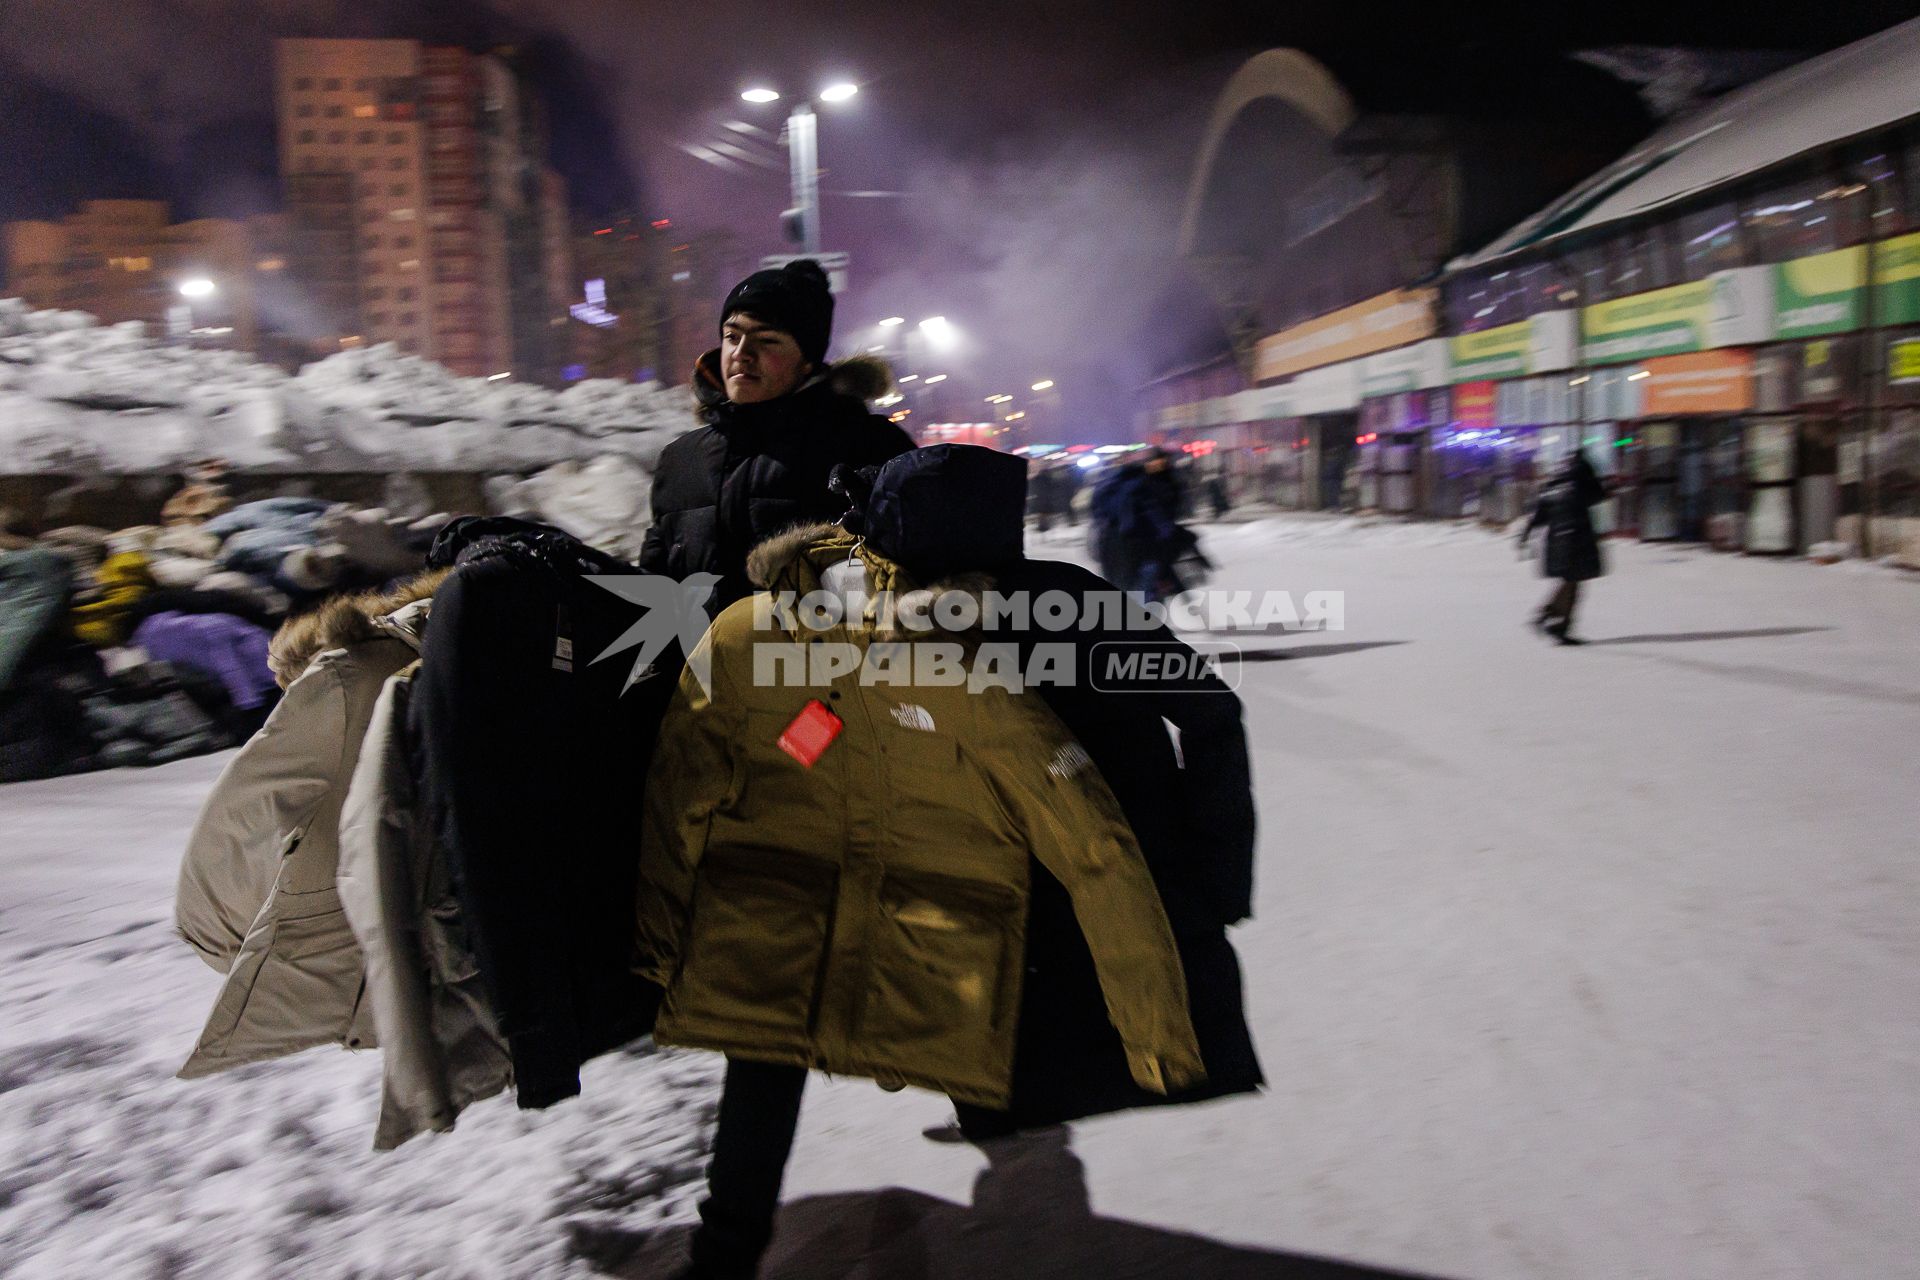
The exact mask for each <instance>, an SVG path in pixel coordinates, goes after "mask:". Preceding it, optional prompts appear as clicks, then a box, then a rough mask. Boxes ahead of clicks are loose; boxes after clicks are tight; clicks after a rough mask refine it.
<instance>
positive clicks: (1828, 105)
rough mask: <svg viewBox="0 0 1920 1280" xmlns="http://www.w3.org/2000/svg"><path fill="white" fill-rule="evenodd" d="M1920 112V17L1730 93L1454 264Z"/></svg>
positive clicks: (1553, 236) (1601, 220) (1502, 252)
mask: <svg viewBox="0 0 1920 1280" xmlns="http://www.w3.org/2000/svg"><path fill="white" fill-rule="evenodd" d="M1914 115H1920V19H1915V20H1913V21H1911V22H1907V23H1903V24H1902V25H1900V26H1897V27H1894V28H1892V29H1890V30H1887V31H1883V32H1881V33H1880V34H1878V35H1875V36H1869V37H1868V38H1867V39H1865V40H1861V41H1858V42H1856V43H1854V44H1850V45H1848V46H1846V47H1845V48H1843V49H1836V50H1834V51H1833V52H1832V53H1828V54H1825V55H1822V56H1821V57H1817V58H1812V59H1809V60H1808V61H1806V62H1803V63H1800V64H1798V65H1796V66H1793V67H1789V68H1788V69H1786V70H1785V71H1782V72H1780V73H1778V74H1777V75H1772V76H1769V77H1767V78H1766V79H1764V80H1761V81H1758V82H1757V83H1754V84H1751V85H1748V86H1746V87H1745V88H1743V89H1737V90H1735V91H1734V92H1732V93H1729V94H1727V95H1726V96H1725V97H1723V98H1721V99H1719V100H1718V101H1717V102H1715V103H1714V104H1713V105H1712V106H1710V107H1708V108H1707V109H1706V110H1704V111H1701V112H1699V113H1698V114H1695V115H1691V116H1688V117H1687V118H1686V119H1684V120H1680V121H1676V122H1675V123H1673V124H1671V125H1669V126H1667V127H1666V128H1664V129H1662V130H1660V131H1659V132H1658V133H1655V134H1654V135H1653V136H1652V137H1651V138H1649V139H1647V141H1646V142H1644V143H1643V144H1641V145H1640V146H1638V147H1636V148H1634V150H1632V151H1630V152H1628V153H1627V154H1626V155H1624V156H1622V157H1621V158H1620V159H1619V160H1617V161H1615V162H1614V163H1613V164H1611V165H1608V166H1607V167H1606V168H1604V169H1602V170H1600V172H1598V173H1596V174H1595V175H1594V176H1593V177H1591V178H1589V179H1588V180H1587V181H1585V182H1583V183H1581V184H1580V185H1579V186H1578V187H1575V188H1574V189H1573V190H1572V191H1570V192H1568V193H1567V194H1566V195H1565V196H1562V197H1561V198H1560V199H1558V200H1556V201H1554V202H1553V203H1552V204H1550V205H1548V206H1547V207H1546V208H1545V209H1542V210H1541V211H1540V212H1539V213H1537V214H1535V215H1533V216H1532V217H1530V218H1528V219H1527V220H1525V221H1524V222H1522V223H1520V224H1519V225H1518V226H1516V227H1514V228H1513V229H1512V230H1511V231H1509V232H1507V234H1505V235H1503V236H1501V237H1500V238H1499V239H1498V240H1495V241H1494V242H1493V243H1492V244H1490V245H1488V246H1487V247H1486V248H1484V249H1482V250H1480V251H1479V252H1477V253H1472V254H1466V255H1463V256H1461V257H1459V258H1456V259H1454V260H1453V261H1452V262H1451V263H1449V264H1448V268H1447V269H1448V270H1449V271H1464V270H1470V269H1472V268H1474V267H1478V266H1483V265H1485V264H1487V263H1491V262H1495V261H1498V260H1499V259H1501V258H1505V257H1507V256H1509V255H1511V254H1515V253H1518V252H1520V251H1522V250H1525V249H1533V248H1537V247H1539V246H1541V245H1544V244H1548V243H1550V242H1552V241H1556V240H1560V239H1562V238H1564V237H1567V236H1571V235H1574V234H1576V233H1578V232H1582V231H1587V230H1590V229H1592V228H1594V227H1599V226H1604V225H1606V224H1607V223H1611V222H1619V221H1622V220H1624V219H1628V218H1633V217H1637V216H1640V215H1642V214H1646V213H1650V212H1652V211H1654V210H1657V209H1660V208H1662V207H1663V206H1666V205H1670V204H1673V203H1675V202H1677V201H1680V200H1684V199H1686V198H1687V197H1688V196H1691V195H1695V194H1697V193H1699V192H1702V191H1706V190H1710V189H1712V188H1714V187H1718V186H1720V185H1722V184H1724V183H1727V182H1731V181H1733V180H1735V179H1737V178H1740V177H1744V176H1745V175H1747V174H1750V173H1756V172H1758V171H1760V170H1762V169H1766V168H1770V167H1772V166H1773V165H1776V164H1779V163H1781V162H1783V161H1787V160H1791V159H1793V158H1794V157H1795V156H1798V155H1802V154H1805V153H1807V152H1811V151H1816V150H1819V149H1821V148H1824V147H1828V146H1831V145H1832V144H1833V142H1834V141H1835V140H1836V139H1842V138H1851V137H1854V136H1856V135H1859V134H1864V133H1870V132H1872V131H1874V130H1876V129H1881V128H1885V127H1886V126H1888V125H1891V124H1895V123H1898V122H1899V121H1901V120H1904V119H1907V118H1908V117H1911V116H1914Z"/></svg>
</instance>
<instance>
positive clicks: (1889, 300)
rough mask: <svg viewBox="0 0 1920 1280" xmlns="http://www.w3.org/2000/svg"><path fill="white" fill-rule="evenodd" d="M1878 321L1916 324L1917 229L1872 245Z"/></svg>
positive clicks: (1919, 285) (1919, 287)
mask: <svg viewBox="0 0 1920 1280" xmlns="http://www.w3.org/2000/svg"><path fill="white" fill-rule="evenodd" d="M1873 286H1874V292H1875V293H1876V294H1878V295H1879V308H1880V314H1879V316H1878V321H1879V323H1881V324H1920V232H1915V233H1914V234H1913V235H1910V236H1895V237H1894V238H1893V239H1891V240H1882V241H1881V242H1880V243H1879V244H1876V245H1875V246H1873Z"/></svg>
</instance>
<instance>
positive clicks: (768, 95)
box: [740, 82, 860, 257]
mask: <svg viewBox="0 0 1920 1280" xmlns="http://www.w3.org/2000/svg"><path fill="white" fill-rule="evenodd" d="M858 92H860V88H859V86H858V85H854V84H850V83H846V82H841V83H838V84H831V85H828V86H827V87H826V88H824V89H822V90H821V91H820V92H819V94H818V95H816V96H817V98H818V100H819V101H821V102H845V101H846V100H847V99H849V98H851V97H853V95H854V94H856V93H858ZM740 96H741V98H743V99H745V100H746V101H748V102H755V103H768V102H778V101H780V94H779V93H778V92H777V91H776V90H773V89H769V88H765V87H764V86H755V87H754V88H751V89H748V90H747V91H746V92H745V93H742V94H741V95H740ZM813 104H814V99H813V98H805V99H802V100H801V101H799V102H797V103H795V104H794V107H793V110H792V111H790V112H788V113H787V167H788V173H789V181H790V184H791V191H792V200H793V206H792V207H791V208H789V209H788V210H786V212H784V213H782V214H781V215H780V221H781V224H782V225H783V226H785V227H786V230H787V238H788V239H790V240H793V241H795V242H796V243H798V244H799V246H800V248H801V249H802V250H803V251H804V252H805V253H807V254H808V255H810V256H814V257H818V256H819V254H820V135H819V122H818V121H817V119H816V118H815V116H814V114H813Z"/></svg>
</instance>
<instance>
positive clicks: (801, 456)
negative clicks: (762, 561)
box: [640, 352, 913, 614]
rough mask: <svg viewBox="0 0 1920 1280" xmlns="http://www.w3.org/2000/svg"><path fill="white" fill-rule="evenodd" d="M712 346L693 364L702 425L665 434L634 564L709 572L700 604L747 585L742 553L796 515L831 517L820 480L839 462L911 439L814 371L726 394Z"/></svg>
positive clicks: (877, 456)
mask: <svg viewBox="0 0 1920 1280" xmlns="http://www.w3.org/2000/svg"><path fill="white" fill-rule="evenodd" d="M717 355H718V353H717V352H710V353H709V354H708V355H706V356H703V357H702V358H701V360H700V363H699V364H698V365H697V366H696V367H695V370H694V380H693V381H694V394H695V397H696V399H697V400H698V402H699V404H700V413H701V418H702V419H703V421H705V423H706V425H705V426H702V427H698V428H696V429H694V430H692V431H689V432H688V433H687V434H686V435H683V436H681V437H679V438H678V439H676V440H674V441H673V443H671V444H669V445H668V446H667V447H666V449H665V451H664V452H662V453H661V455H660V464H659V466H658V468H657V469H656V470H655V472H654V479H653V525H652V527H651V528H649V529H648V530H647V536H646V541H645V543H644V545H643V546H642V549H641V552H640V567H641V568H642V569H644V570H645V571H647V572H648V573H663V574H666V575H668V576H669V577H672V578H676V579H682V578H685V577H687V576H688V575H690V574H694V573H702V572H704V573H712V574H717V575H718V576H719V578H720V583H719V585H718V586H716V587H715V588H714V592H713V595H712V596H711V597H710V598H709V600H708V602H707V610H708V612H709V613H714V614H717V613H719V611H720V610H721V609H724V608H725V607H726V606H727V605H729V604H732V603H733V602H734V601H735V600H739V599H741V598H743V597H745V596H748V595H751V594H752V593H753V584H752V583H750V582H749V581H748V580H747V575H746V563H747V553H748V552H749V551H751V550H752V549H753V548H754V547H755V546H757V545H758V544H759V543H761V542H762V541H764V540H765V539H767V538H768V537H771V536H772V535H773V534H776V533H780V532H782V531H783V530H786V529H789V528H792V527H793V526H794V525H797V524H808V523H817V522H821V521H830V520H834V519H836V518H837V517H839V516H840V515H841V514H842V513H843V512H845V510H846V505H847V504H846V502H845V501H844V500H843V499H841V498H840V497H839V496H838V495H836V494H834V493H832V492H831V491H830V490H828V488H827V476H828V473H830V472H831V471H832V470H833V468H834V467H835V466H836V465H838V464H840V463H847V464H850V465H852V466H854V467H862V466H870V465H873V464H876V463H881V462H885V461H886V460H887V459H889V458H891V457H894V456H895V455H897V454H901V453H905V452H906V451H907V450H909V449H911V448H913V441H912V440H911V439H909V438H908V437H907V434H906V432H904V431H902V430H900V428H899V427H896V426H894V425H893V424H892V423H891V422H888V421H887V420H886V419H885V418H882V417H879V416H877V415H875V414H871V413H868V412H867V408H866V404H865V403H864V402H863V401H862V400H860V399H858V398H857V397H855V396H851V395H845V394H842V393H841V392H840V391H838V390H836V389H835V387H834V385H833V383H832V381H831V380H830V379H823V380H818V381H815V382H812V383H809V384H808V385H807V386H805V387H803V388H801V389H800V390H798V391H796V392H794V393H793V394H791V395H787V396H782V397H780V398H779V399H778V400H770V401H767V402H765V403H763V404H750V405H737V404H734V403H732V402H731V401H729V400H728V399H727V398H726V391H725V388H724V384H723V383H722V382H721V381H720V375H719V368H718V363H717Z"/></svg>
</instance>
